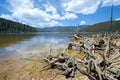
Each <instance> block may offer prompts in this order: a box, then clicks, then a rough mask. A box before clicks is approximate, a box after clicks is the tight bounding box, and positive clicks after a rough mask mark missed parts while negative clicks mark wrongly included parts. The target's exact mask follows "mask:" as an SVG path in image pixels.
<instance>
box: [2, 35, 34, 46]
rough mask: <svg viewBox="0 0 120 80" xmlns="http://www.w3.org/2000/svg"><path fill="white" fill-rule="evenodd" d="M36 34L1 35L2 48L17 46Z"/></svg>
mask: <svg viewBox="0 0 120 80" xmlns="http://www.w3.org/2000/svg"><path fill="white" fill-rule="evenodd" d="M34 36H36V34H1V35H0V48H3V47H7V46H10V45H13V44H16V43H18V42H20V41H25V40H27V39H30V38H32V37H34Z"/></svg>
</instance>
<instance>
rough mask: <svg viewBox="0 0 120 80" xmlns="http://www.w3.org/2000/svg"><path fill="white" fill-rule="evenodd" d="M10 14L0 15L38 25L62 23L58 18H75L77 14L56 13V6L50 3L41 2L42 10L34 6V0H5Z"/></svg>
mask: <svg viewBox="0 0 120 80" xmlns="http://www.w3.org/2000/svg"><path fill="white" fill-rule="evenodd" d="M7 2H8V3H9V11H10V12H11V13H12V14H11V15H6V14H2V15H1V17H3V18H6V19H11V20H17V21H18V22H21V23H26V24H29V25H35V26H38V27H45V26H48V27H49V26H59V25H63V24H62V23H59V22H58V20H65V19H72V20H73V19H75V18H77V15H76V14H74V13H70V12H65V14H63V15H60V14H58V12H57V10H56V8H55V7H54V6H52V5H50V4H42V6H43V8H44V10H42V9H39V8H38V7H35V5H34V3H35V2H34V0H7Z"/></svg>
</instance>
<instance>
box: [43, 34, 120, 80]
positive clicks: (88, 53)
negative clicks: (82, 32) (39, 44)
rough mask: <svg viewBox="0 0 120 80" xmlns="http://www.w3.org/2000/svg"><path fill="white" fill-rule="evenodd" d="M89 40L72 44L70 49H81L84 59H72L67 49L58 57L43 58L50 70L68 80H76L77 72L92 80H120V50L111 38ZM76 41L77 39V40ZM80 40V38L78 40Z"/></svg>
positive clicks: (69, 46)
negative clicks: (113, 44)
mask: <svg viewBox="0 0 120 80" xmlns="http://www.w3.org/2000/svg"><path fill="white" fill-rule="evenodd" d="M98 37H99V36H97V37H96V38H95V37H94V38H87V40H86V39H84V38H83V40H80V42H74V43H72V42H70V43H69V45H68V49H72V47H73V46H74V47H79V49H80V51H82V52H84V56H83V58H82V59H79V58H76V57H72V56H70V55H69V53H68V52H67V48H65V50H64V51H63V52H62V53H60V54H59V55H57V56H53V55H51V54H49V55H48V56H46V57H43V60H44V61H45V62H46V63H47V65H46V66H44V68H45V67H48V66H49V67H48V69H58V70H61V71H62V72H61V73H59V74H61V75H65V76H66V78H74V77H75V72H76V71H79V72H80V73H82V74H84V75H86V76H87V77H88V78H89V79H90V80H119V79H120V49H119V48H116V47H114V46H112V43H111V41H110V40H111V37H110V36H107V37H106V36H104V37H101V38H98ZM75 39H76V38H75ZM77 39H80V38H77Z"/></svg>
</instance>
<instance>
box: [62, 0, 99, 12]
mask: <svg viewBox="0 0 120 80" xmlns="http://www.w3.org/2000/svg"><path fill="white" fill-rule="evenodd" d="M100 2H101V0H70V1H69V2H65V3H63V7H64V8H65V10H66V11H70V12H73V13H81V14H93V13H95V12H96V10H97V8H98V6H99V5H100Z"/></svg>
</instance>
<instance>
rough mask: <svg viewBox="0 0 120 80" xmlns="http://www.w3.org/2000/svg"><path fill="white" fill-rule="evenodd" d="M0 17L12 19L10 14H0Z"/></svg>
mask: <svg viewBox="0 0 120 80" xmlns="http://www.w3.org/2000/svg"><path fill="white" fill-rule="evenodd" d="M0 17H1V18H5V19H8V20H14V19H13V18H12V17H11V16H10V15H7V14H1V15H0Z"/></svg>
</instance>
